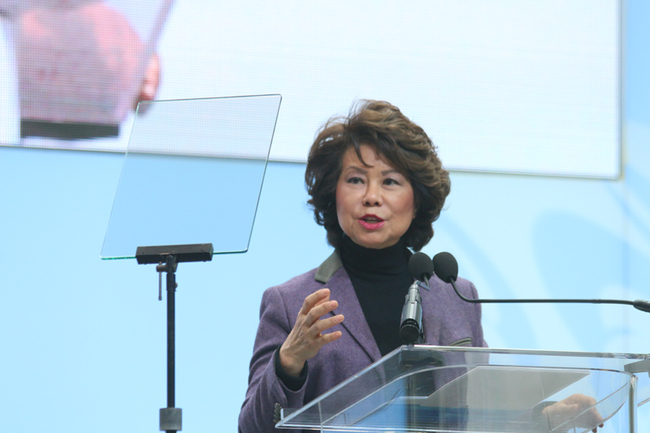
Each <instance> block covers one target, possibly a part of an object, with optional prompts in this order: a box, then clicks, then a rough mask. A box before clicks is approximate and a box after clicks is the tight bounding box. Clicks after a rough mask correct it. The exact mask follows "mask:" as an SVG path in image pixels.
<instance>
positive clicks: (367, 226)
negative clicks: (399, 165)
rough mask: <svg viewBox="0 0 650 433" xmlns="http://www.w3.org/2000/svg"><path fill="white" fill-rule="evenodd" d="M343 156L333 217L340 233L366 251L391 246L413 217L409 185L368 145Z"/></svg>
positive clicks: (350, 150) (406, 228)
mask: <svg viewBox="0 0 650 433" xmlns="http://www.w3.org/2000/svg"><path fill="white" fill-rule="evenodd" d="M361 156H362V158H363V160H364V161H365V162H366V164H368V165H369V166H365V165H364V164H362V163H361V161H360V160H359V158H358V157H357V154H356V152H355V151H354V148H353V147H351V148H350V149H348V150H347V152H346V153H345V154H344V155H343V169H342V170H341V176H340V177H339V180H338V183H337V184H336V214H337V216H338V220H339V225H340V226H341V229H343V232H344V233H345V234H346V235H347V236H349V237H350V238H351V239H352V240H353V241H354V243H356V244H357V245H361V246H362V247H366V248H375V249H380V248H386V247H390V246H392V245H395V244H396V243H397V241H399V239H400V238H401V237H402V235H404V233H406V231H407V230H408V228H409V227H410V226H411V221H413V218H414V217H415V208H414V204H413V187H412V186H411V182H410V181H409V180H408V179H407V178H406V177H404V175H402V174H401V173H400V172H398V171H397V170H395V168H394V167H393V166H392V165H391V164H390V163H389V162H388V161H387V160H386V158H385V157H384V156H383V155H380V154H377V152H376V151H375V149H374V148H373V147H371V146H368V145H365V144H364V145H361Z"/></svg>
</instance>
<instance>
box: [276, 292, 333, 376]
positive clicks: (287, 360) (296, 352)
mask: <svg viewBox="0 0 650 433" xmlns="http://www.w3.org/2000/svg"><path fill="white" fill-rule="evenodd" d="M336 307H338V302H336V301H330V291H329V289H321V290H318V291H316V292H314V293H312V294H311V295H309V296H307V297H306V298H305V301H304V302H303V304H302V308H301V309H300V311H299V312H298V318H297V319H296V324H295V325H294V327H293V329H292V330H291V332H290V333H289V336H288V337H287V339H286V340H285V341H284V343H283V344H282V347H280V363H281V364H282V368H284V370H285V371H286V372H287V373H288V374H290V375H292V376H295V377H298V376H300V372H301V371H302V369H303V367H304V365H305V362H306V361H307V360H308V359H310V358H313V357H314V356H315V355H316V354H317V353H318V351H319V350H320V349H321V347H323V346H324V345H326V344H328V343H331V342H333V341H336V340H338V339H339V338H341V331H335V332H331V333H328V334H323V333H322V332H323V331H326V330H327V329H330V328H331V327H333V326H335V325H338V324H339V323H341V322H343V315H342V314H338V315H336V316H331V317H327V318H324V319H323V318H322V316H324V315H326V314H328V313H329V312H331V311H334V310H335V309H336Z"/></svg>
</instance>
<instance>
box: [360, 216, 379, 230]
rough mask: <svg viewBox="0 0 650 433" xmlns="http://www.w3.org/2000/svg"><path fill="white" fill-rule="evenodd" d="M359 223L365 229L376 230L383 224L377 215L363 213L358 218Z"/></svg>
mask: <svg viewBox="0 0 650 433" xmlns="http://www.w3.org/2000/svg"><path fill="white" fill-rule="evenodd" d="M359 224H361V226H362V227H363V228H365V229H367V230H377V229H380V228H382V227H383V226H384V220H383V219H382V218H379V217H378V216H377V215H364V216H362V217H361V218H359Z"/></svg>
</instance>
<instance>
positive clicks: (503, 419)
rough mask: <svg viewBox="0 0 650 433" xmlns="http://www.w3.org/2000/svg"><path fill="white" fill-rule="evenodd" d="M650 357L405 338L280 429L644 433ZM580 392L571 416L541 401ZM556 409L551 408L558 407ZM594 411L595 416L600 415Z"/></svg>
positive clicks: (285, 413) (289, 414) (285, 417)
mask: <svg viewBox="0 0 650 433" xmlns="http://www.w3.org/2000/svg"><path fill="white" fill-rule="evenodd" d="M649 366H650V355H636V354H612V353H583V352H550V351H537V350H508V349H488V348H468V347H438V346H424V345H415V346H402V347H401V348H399V349H397V350H395V351H393V352H392V353H390V354H388V355H387V356H385V357H384V358H382V359H381V360H379V361H378V362H376V363H374V364H372V365H371V366H370V367H368V368H367V369H365V370H363V371H362V372H360V373H358V374H357V375H355V376H353V377H351V378H350V379H348V380H346V381H345V382H343V383H341V384H339V385H338V386H337V387H335V388H334V389H332V390H330V391H329V392H327V393H326V394H323V395H322V396H321V397H319V398H317V399H315V400H313V401H312V402H310V403H308V404H306V405H305V406H304V407H302V408H299V409H289V408H286V409H283V410H282V416H281V420H280V422H279V423H278V424H277V425H276V427H277V428H291V429H304V430H318V431H353V432H484V433H487V432H517V433H523V432H536V433H540V432H567V431H571V432H583V431H591V430H592V429H594V428H596V427H598V425H599V424H600V423H602V422H604V424H605V425H604V427H603V428H599V431H600V432H603V433H606V432H610V431H611V432H630V433H635V432H637V431H639V432H641V431H647V430H646V429H647V426H645V427H643V426H641V427H640V426H637V416H636V414H637V407H638V406H641V405H642V404H644V403H645V402H647V401H648V400H650V386H649V385H650V376H649V375H648V369H649ZM579 394H582V395H584V396H586V397H583V400H586V401H588V402H589V403H588V404H586V405H585V406H583V407H581V408H580V409H579V410H577V411H575V410H574V411H573V412H572V413H571V414H567V413H563V414H558V413H555V416H551V415H548V414H547V413H553V412H551V411H548V412H547V411H545V410H544V409H545V408H547V407H548V406H550V405H552V404H553V403H555V402H558V401H560V400H563V399H564V398H566V397H569V396H574V395H579ZM556 407H557V406H556ZM596 419H598V421H596Z"/></svg>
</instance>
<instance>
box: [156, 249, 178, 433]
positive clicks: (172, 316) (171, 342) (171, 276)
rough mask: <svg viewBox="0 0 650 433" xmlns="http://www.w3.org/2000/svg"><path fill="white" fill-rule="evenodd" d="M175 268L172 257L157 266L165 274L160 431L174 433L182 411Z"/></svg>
mask: <svg viewBox="0 0 650 433" xmlns="http://www.w3.org/2000/svg"><path fill="white" fill-rule="evenodd" d="M176 266H177V261H176V257H175V256H174V255H168V256H167V257H166V264H165V265H164V266H159V268H160V270H162V271H164V272H167V407H166V408H164V409H160V430H161V431H165V432H167V433H176V432H178V431H179V430H181V429H182V425H183V424H182V410H181V409H179V408H176V407H175V406H176Z"/></svg>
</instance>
